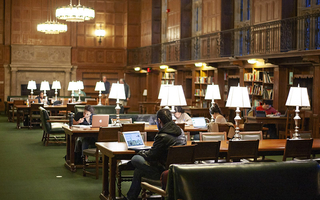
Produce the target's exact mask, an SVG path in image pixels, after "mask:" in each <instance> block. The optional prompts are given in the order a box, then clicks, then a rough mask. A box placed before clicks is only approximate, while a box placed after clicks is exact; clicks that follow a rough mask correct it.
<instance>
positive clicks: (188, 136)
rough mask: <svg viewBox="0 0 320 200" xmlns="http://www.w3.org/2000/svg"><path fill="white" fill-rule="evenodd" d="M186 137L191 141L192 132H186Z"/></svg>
mask: <svg viewBox="0 0 320 200" xmlns="http://www.w3.org/2000/svg"><path fill="white" fill-rule="evenodd" d="M184 135H185V136H186V140H187V141H191V135H190V132H189V131H187V132H184Z"/></svg>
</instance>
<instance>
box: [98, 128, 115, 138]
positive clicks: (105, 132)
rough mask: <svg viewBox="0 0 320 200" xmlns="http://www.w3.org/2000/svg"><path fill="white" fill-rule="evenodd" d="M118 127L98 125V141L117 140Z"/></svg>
mask: <svg viewBox="0 0 320 200" xmlns="http://www.w3.org/2000/svg"><path fill="white" fill-rule="evenodd" d="M119 131H120V127H100V129H99V135H98V142H117V141H118V132H119Z"/></svg>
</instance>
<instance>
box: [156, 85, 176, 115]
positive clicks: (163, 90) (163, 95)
mask: <svg viewBox="0 0 320 200" xmlns="http://www.w3.org/2000/svg"><path fill="white" fill-rule="evenodd" d="M171 86H173V84H171V85H169V84H162V85H161V86H160V90H159V95H158V99H161V100H162V99H163V98H167V96H168V88H169V87H171ZM164 108H166V109H169V110H170V108H169V106H167V105H166V106H165V107H164Z"/></svg>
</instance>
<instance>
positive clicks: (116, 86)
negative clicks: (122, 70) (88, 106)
mask: <svg viewBox="0 0 320 200" xmlns="http://www.w3.org/2000/svg"><path fill="white" fill-rule="evenodd" d="M109 98H110V99H117V102H116V103H117V106H116V108H115V109H116V112H117V120H116V122H115V124H114V126H121V123H120V119H119V113H120V105H119V103H120V102H119V99H126V94H125V91H124V84H120V83H119V82H117V83H112V86H111V89H110V94H109Z"/></svg>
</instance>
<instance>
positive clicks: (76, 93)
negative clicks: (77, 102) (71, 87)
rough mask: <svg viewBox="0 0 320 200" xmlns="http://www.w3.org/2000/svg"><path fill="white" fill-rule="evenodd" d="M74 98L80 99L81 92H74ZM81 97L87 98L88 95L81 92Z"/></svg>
mask: <svg viewBox="0 0 320 200" xmlns="http://www.w3.org/2000/svg"><path fill="white" fill-rule="evenodd" d="M74 96H75V97H79V91H74ZM80 96H81V97H85V96H86V93H85V92H84V91H82V90H80Z"/></svg>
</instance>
